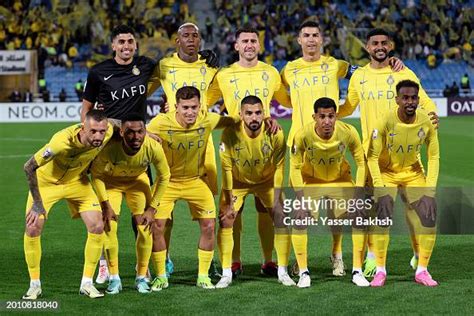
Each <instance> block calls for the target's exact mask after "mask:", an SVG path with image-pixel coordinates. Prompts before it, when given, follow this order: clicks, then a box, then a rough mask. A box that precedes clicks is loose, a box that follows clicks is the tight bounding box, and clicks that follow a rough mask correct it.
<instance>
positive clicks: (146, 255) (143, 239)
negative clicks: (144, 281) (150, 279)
mask: <svg viewBox="0 0 474 316" xmlns="http://www.w3.org/2000/svg"><path fill="white" fill-rule="evenodd" d="M137 230H138V235H137V241H136V244H135V249H136V252H137V275H139V276H146V274H147V270H148V262H149V261H150V257H151V248H152V246H153V237H152V236H151V234H150V232H149V231H145V225H137Z"/></svg>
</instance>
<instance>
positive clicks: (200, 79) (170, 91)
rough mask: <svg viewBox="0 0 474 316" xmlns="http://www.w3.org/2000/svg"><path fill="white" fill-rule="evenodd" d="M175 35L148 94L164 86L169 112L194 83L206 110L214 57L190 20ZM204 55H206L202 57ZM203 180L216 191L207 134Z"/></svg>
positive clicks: (170, 264)
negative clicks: (180, 93) (183, 89)
mask: <svg viewBox="0 0 474 316" xmlns="http://www.w3.org/2000/svg"><path fill="white" fill-rule="evenodd" d="M177 35H178V36H177V38H176V46H177V49H176V52H174V53H172V54H170V55H169V56H166V57H164V58H163V59H161V60H160V61H159V63H158V65H157V67H156V68H155V72H154V74H153V76H152V78H151V80H150V82H149V83H148V95H151V94H152V93H153V92H154V91H155V90H156V89H158V88H159V87H162V88H163V91H164V93H165V96H166V100H167V104H168V107H169V109H168V110H171V111H172V112H174V111H176V97H175V95H176V91H177V90H178V89H179V88H181V87H185V86H193V87H196V88H197V89H198V90H199V92H200V94H201V110H202V111H204V112H207V110H208V109H207V91H208V89H209V85H210V83H211V81H212V80H213V78H214V76H215V74H216V72H217V66H218V64H217V61H218V59H217V57H215V55H214V53H213V52H212V51H209V50H205V51H202V52H198V51H199V48H200V46H201V34H200V31H199V28H198V27H197V26H196V25H195V24H193V23H184V24H182V25H181V26H180V27H179V28H178V34H177ZM203 57H208V58H207V59H206V60H203V59H202V58H203ZM204 167H205V169H206V171H205V181H206V183H207V184H208V185H209V187H210V189H211V190H212V193H213V194H214V195H216V194H217V166H216V158H215V150H214V143H213V141H212V136H210V138H209V141H208V143H207V150H206V158H205V161H204ZM172 223H173V222H172V220H170V221H169V222H168V223H167V225H168V227H167V229H166V233H165V238H166V245H167V249H168V253H167V262H166V271H167V273H168V274H170V273H172V272H173V270H174V267H173V262H172V261H171V259H170V255H169V247H170V239H171V229H172Z"/></svg>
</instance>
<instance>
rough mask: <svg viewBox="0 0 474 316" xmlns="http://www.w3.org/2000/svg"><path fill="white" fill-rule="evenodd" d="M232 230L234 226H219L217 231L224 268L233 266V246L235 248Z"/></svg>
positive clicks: (220, 256)
mask: <svg viewBox="0 0 474 316" xmlns="http://www.w3.org/2000/svg"><path fill="white" fill-rule="evenodd" d="M232 230H233V229H232V227H231V228H219V230H218V232H217V246H218V247H219V258H220V260H221V265H222V269H230V267H231V266H232V248H234V239H233V238H232Z"/></svg>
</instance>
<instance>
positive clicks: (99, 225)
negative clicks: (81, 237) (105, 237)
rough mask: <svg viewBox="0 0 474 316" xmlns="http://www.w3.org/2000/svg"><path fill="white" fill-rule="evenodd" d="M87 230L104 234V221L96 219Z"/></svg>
mask: <svg viewBox="0 0 474 316" xmlns="http://www.w3.org/2000/svg"><path fill="white" fill-rule="evenodd" d="M87 231H88V232H89V233H91V234H102V233H103V232H104V222H102V221H95V222H93V223H90V224H89V225H88V226H87Z"/></svg>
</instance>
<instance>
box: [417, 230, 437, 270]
mask: <svg viewBox="0 0 474 316" xmlns="http://www.w3.org/2000/svg"><path fill="white" fill-rule="evenodd" d="M418 238H419V240H420V248H419V249H420V253H419V255H418V265H420V266H422V267H425V268H426V267H428V264H429V263H430V258H431V254H432V253H433V248H434V245H435V241H436V235H435V233H433V234H422V235H419V236H418Z"/></svg>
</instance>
